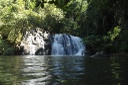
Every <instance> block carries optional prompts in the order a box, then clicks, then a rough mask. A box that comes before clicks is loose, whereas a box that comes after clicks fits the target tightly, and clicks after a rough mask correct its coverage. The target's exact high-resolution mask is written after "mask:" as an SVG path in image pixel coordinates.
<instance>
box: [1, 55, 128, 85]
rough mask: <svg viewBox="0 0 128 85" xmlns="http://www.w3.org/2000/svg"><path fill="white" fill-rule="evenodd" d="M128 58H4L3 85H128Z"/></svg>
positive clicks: (116, 56) (2, 65)
mask: <svg viewBox="0 0 128 85" xmlns="http://www.w3.org/2000/svg"><path fill="white" fill-rule="evenodd" d="M127 62H128V57H126V56H125V57H124V56H120V55H114V56H113V57H109V58H102V57H101V58H100V57H99V58H91V57H89V56H35V55H27V56H1V57H0V85H127V84H128V83H127V79H128V63H127Z"/></svg>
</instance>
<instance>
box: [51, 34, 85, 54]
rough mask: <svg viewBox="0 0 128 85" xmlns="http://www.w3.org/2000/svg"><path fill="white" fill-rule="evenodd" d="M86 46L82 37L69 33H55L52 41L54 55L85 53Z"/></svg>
mask: <svg viewBox="0 0 128 85" xmlns="http://www.w3.org/2000/svg"><path fill="white" fill-rule="evenodd" d="M84 52H85V46H84V44H83V41H82V39H81V38H79V37H76V36H72V35H67V34H55V35H54V37H53V41H52V50H51V54H52V55H79V56H81V55H84Z"/></svg>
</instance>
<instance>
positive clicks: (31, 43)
mask: <svg viewBox="0 0 128 85" xmlns="http://www.w3.org/2000/svg"><path fill="white" fill-rule="evenodd" d="M20 47H21V48H23V50H22V52H21V53H22V54H29V55H80V56H81V55H84V53H85V46H84V44H83V41H82V39H81V38H79V37H77V36H72V35H69V34H55V35H50V33H49V32H46V31H42V30H41V29H39V28H36V29H31V30H30V31H26V33H25V35H24V36H23V39H22V40H21V44H20Z"/></svg>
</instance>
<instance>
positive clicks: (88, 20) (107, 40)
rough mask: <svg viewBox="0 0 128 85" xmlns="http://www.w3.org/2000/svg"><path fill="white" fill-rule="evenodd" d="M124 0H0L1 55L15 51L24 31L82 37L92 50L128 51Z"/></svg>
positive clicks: (126, 3)
mask: <svg viewBox="0 0 128 85" xmlns="http://www.w3.org/2000/svg"><path fill="white" fill-rule="evenodd" d="M127 8H128V1H127V0H123V1H121V0H0V54H15V50H16V49H17V46H18V45H19V44H20V41H21V39H22V36H23V34H24V33H25V31H26V30H30V29H32V28H36V27H39V28H41V29H44V30H48V31H50V32H51V33H69V34H73V35H77V36H80V37H82V38H83V40H84V41H85V43H86V44H87V46H89V48H91V50H92V51H94V52H96V51H102V50H105V51H106V52H119V51H128V44H127V43H128V38H127V36H128V28H127V25H128V23H127V18H128V10H127Z"/></svg>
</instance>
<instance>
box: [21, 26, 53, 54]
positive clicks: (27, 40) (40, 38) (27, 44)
mask: <svg viewBox="0 0 128 85" xmlns="http://www.w3.org/2000/svg"><path fill="white" fill-rule="evenodd" d="M49 38H50V33H49V32H47V31H42V30H41V29H40V28H36V29H32V30H30V31H27V32H26V34H25V35H24V36H23V39H22V41H21V44H20V47H21V48H22V54H31V55H49V54H50V50H51V49H50V48H51V46H50V41H49V40H50V39H49Z"/></svg>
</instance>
